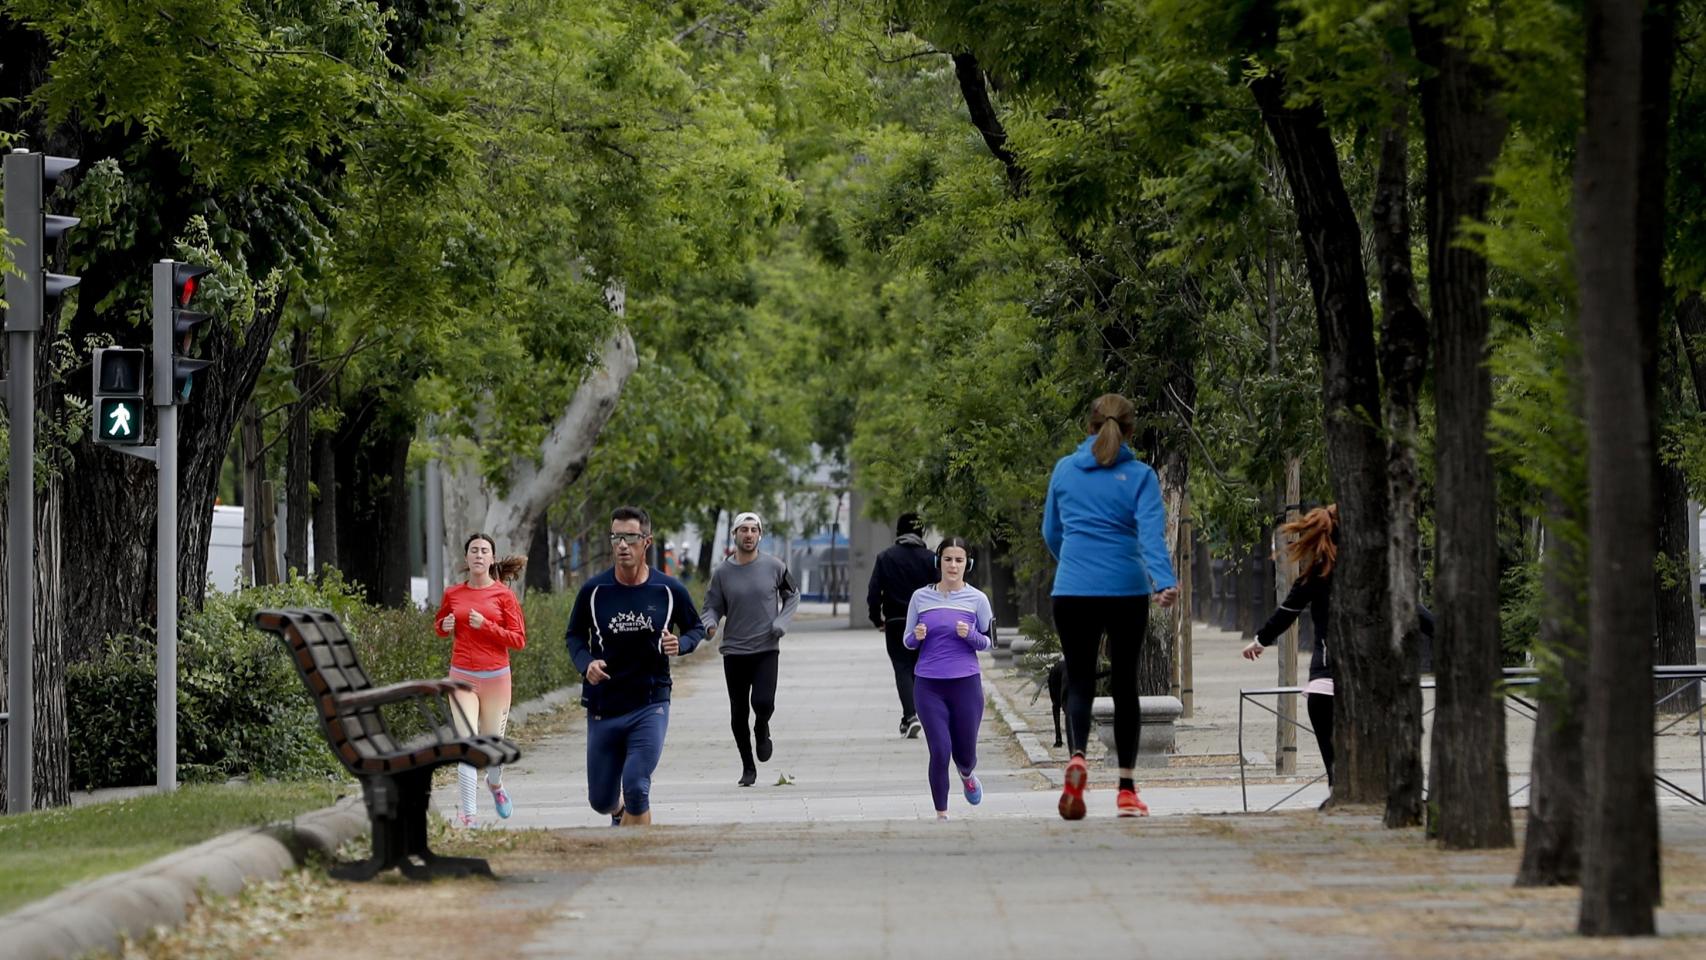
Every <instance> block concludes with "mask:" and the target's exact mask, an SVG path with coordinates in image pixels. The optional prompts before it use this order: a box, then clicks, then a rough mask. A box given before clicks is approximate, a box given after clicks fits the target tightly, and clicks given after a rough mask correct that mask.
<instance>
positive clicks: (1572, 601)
mask: <svg viewBox="0 0 1706 960" xmlns="http://www.w3.org/2000/svg"><path fill="white" fill-rule="evenodd" d="M1578 399H1579V397H1578ZM1582 506H1583V505H1582V504H1579V503H1571V502H1568V501H1566V500H1565V499H1564V498H1563V497H1561V496H1559V495H1558V494H1556V493H1553V494H1550V495H1548V497H1547V498H1546V509H1547V513H1548V514H1549V521H1548V527H1547V528H1546V533H1545V548H1544V552H1543V553H1542V554H1541V561H1540V562H1541V578H1542V584H1543V590H1544V591H1545V607H1544V608H1543V613H1542V615H1541V619H1540V638H1539V646H1538V649H1539V651H1540V653H1541V654H1542V655H1543V656H1544V657H1545V658H1546V660H1545V662H1548V663H1555V664H1556V665H1557V667H1556V670H1555V671H1548V673H1547V675H1546V676H1544V677H1543V678H1542V681H1541V682H1542V683H1544V684H1546V686H1547V688H1548V689H1547V690H1546V691H1545V693H1544V695H1543V696H1541V697H1539V709H1538V712H1537V714H1536V716H1535V719H1534V755H1533V756H1534V763H1533V767H1532V770H1531V773H1530V777H1529V787H1528V830H1527V833H1526V834H1525V836H1524V837H1523V844H1522V867H1521V868H1520V869H1519V870H1518V872H1517V875H1516V885H1517V886H1519V887H1543V886H1559V885H1569V884H1575V883H1579V882H1580V881H1581V871H1582V855H1581V820H1582V802H1583V797H1584V795H1585V790H1586V784H1585V782H1584V780H1583V767H1582V717H1583V714H1584V712H1585V709H1586V703H1587V666H1588V649H1587V646H1588V645H1587V634H1586V633H1584V632H1583V631H1582V625H1583V624H1585V623H1587V618H1588V609H1587V594H1586V592H1585V590H1586V587H1587V583H1586V580H1587V571H1586V570H1585V569H1584V568H1583V562H1584V557H1583V556H1582V549H1581V548H1582V545H1581V544H1580V543H1578V542H1577V541H1576V539H1575V537H1573V536H1571V535H1568V534H1566V533H1564V531H1566V530H1569V531H1573V532H1574V533H1575V535H1576V536H1581V535H1584V534H1585V533H1586V531H1587V526H1586V521H1587V518H1586V517H1584V516H1582V515H1581V513H1582Z"/></svg>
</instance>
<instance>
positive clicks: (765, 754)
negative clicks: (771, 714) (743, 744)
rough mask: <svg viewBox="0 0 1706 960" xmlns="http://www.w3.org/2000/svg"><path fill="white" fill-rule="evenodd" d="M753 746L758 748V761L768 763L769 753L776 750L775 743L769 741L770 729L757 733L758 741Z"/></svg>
mask: <svg viewBox="0 0 1706 960" xmlns="http://www.w3.org/2000/svg"><path fill="white" fill-rule="evenodd" d="M755 746H756V747H757V748H758V762H759V763H769V762H770V755H771V754H772V753H775V752H776V745H775V744H774V743H771V742H770V731H768V730H766V731H764V732H763V733H761V734H759V735H758V743H757V744H755Z"/></svg>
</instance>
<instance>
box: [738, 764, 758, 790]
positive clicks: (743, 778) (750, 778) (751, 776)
mask: <svg viewBox="0 0 1706 960" xmlns="http://www.w3.org/2000/svg"><path fill="white" fill-rule="evenodd" d="M735 782H736V783H738V784H740V785H741V786H743V787H750V786H752V785H753V784H755V783H757V782H758V770H757V769H755V768H753V767H747V768H746V769H745V770H742V771H741V772H740V779H739V780H737V781H735Z"/></svg>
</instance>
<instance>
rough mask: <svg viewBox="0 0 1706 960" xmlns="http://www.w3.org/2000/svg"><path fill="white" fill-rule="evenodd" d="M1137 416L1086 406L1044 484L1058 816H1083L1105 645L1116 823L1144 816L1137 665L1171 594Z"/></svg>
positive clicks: (1108, 401)
mask: <svg viewBox="0 0 1706 960" xmlns="http://www.w3.org/2000/svg"><path fill="white" fill-rule="evenodd" d="M1136 429H1137V411H1136V409H1135V408H1134V407H1133V406H1132V404H1131V401H1130V400H1127V399H1126V398H1125V397H1122V396H1120V395H1119V394H1117V393H1106V394H1103V395H1102V396H1100V397H1097V398H1096V400H1095V402H1094V403H1092V404H1091V405H1090V436H1089V437H1088V438H1086V439H1085V440H1084V442H1083V443H1081V444H1079V445H1078V449H1077V450H1074V451H1073V452H1072V453H1069V454H1067V455H1066V456H1064V457H1061V458H1060V460H1059V462H1057V463H1056V464H1055V465H1054V474H1053V475H1052V476H1051V477H1049V484H1048V499H1047V501H1046V502H1045V503H1044V505H1043V540H1044V541H1045V542H1046V543H1047V544H1048V548H1049V552H1050V553H1052V554H1054V558H1055V560H1056V563H1057V566H1056V568H1055V575H1054V590H1053V595H1054V626H1055V630H1056V631H1057V632H1058V633H1059V634H1060V649H1061V655H1062V657H1063V658H1064V659H1065V661H1066V684H1067V690H1066V745H1067V749H1068V750H1070V751H1071V752H1072V759H1071V760H1070V761H1069V762H1068V763H1067V765H1066V775H1065V781H1066V783H1065V788H1064V789H1063V790H1062V792H1061V796H1060V815H1061V817H1063V818H1065V819H1067V820H1081V819H1083V818H1084V812H1085V808H1084V788H1085V786H1086V784H1087V783H1088V782H1089V779H1090V770H1089V766H1088V765H1087V764H1086V763H1085V761H1084V750H1085V745H1086V744H1087V743H1088V742H1089V740H1090V701H1091V700H1092V699H1094V697H1095V693H1096V657H1097V653H1098V651H1099V650H1100V648H1101V645H1102V638H1103V637H1104V636H1106V637H1107V639H1108V659H1109V661H1110V664H1109V665H1110V666H1111V668H1112V671H1111V674H1110V677H1111V679H1112V683H1113V693H1114V746H1115V749H1116V751H1117V753H1118V754H1119V765H1120V781H1119V793H1118V796H1117V798H1116V807H1117V809H1118V811H1119V815H1120V816H1122V817H1141V816H1148V814H1149V807H1148V806H1147V805H1145V804H1144V802H1143V801H1142V799H1140V798H1139V797H1138V795H1137V783H1136V780H1135V778H1134V774H1133V770H1132V768H1133V767H1134V766H1136V764H1137V729H1138V709H1139V707H1138V695H1137V665H1138V659H1139V654H1140V653H1141V652H1142V650H1143V642H1144V638H1145V637H1146V636H1147V634H1148V632H1149V599H1150V597H1151V596H1152V595H1153V596H1154V597H1155V600H1156V602H1157V603H1159V604H1161V606H1163V607H1168V606H1172V604H1173V601H1174V600H1175V599H1176V598H1177V596H1178V589H1177V587H1176V586H1175V584H1176V583H1177V581H1176V580H1175V579H1174V576H1173V564H1172V561H1171V560H1170V559H1169V557H1168V554H1167V539H1166V523H1167V517H1166V510H1165V509H1164V507H1163V505H1162V502H1161V484H1160V482H1159V481H1158V480H1156V477H1155V471H1154V470H1152V469H1150V468H1149V465H1148V464H1145V463H1143V462H1142V461H1140V460H1138V459H1137V457H1136V455H1134V454H1133V453H1132V452H1131V450H1130V448H1128V447H1127V446H1126V444H1127V443H1129V442H1130V441H1131V438H1132V434H1133V432H1134V431H1135V430H1136Z"/></svg>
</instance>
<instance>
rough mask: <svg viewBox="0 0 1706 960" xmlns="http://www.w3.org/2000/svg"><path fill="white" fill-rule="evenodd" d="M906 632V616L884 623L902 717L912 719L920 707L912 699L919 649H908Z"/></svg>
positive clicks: (895, 690)
mask: <svg viewBox="0 0 1706 960" xmlns="http://www.w3.org/2000/svg"><path fill="white" fill-rule="evenodd" d="M905 633H906V620H905V619H904V618H901V619H896V620H889V621H887V622H886V623H884V624H883V639H884V640H886V641H887V642H888V647H889V665H890V666H892V667H894V692H895V693H896V694H898V695H899V696H900V718H901V719H902V720H911V719H912V718H913V717H916V716H918V707H917V705H916V704H915V703H913V699H912V686H913V684H912V671H913V669H915V668H916V667H917V666H918V651H917V650H911V649H908V648H907V646H906V644H904V643H902V642H901V639H902V637H903V635H904V634H905Z"/></svg>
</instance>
